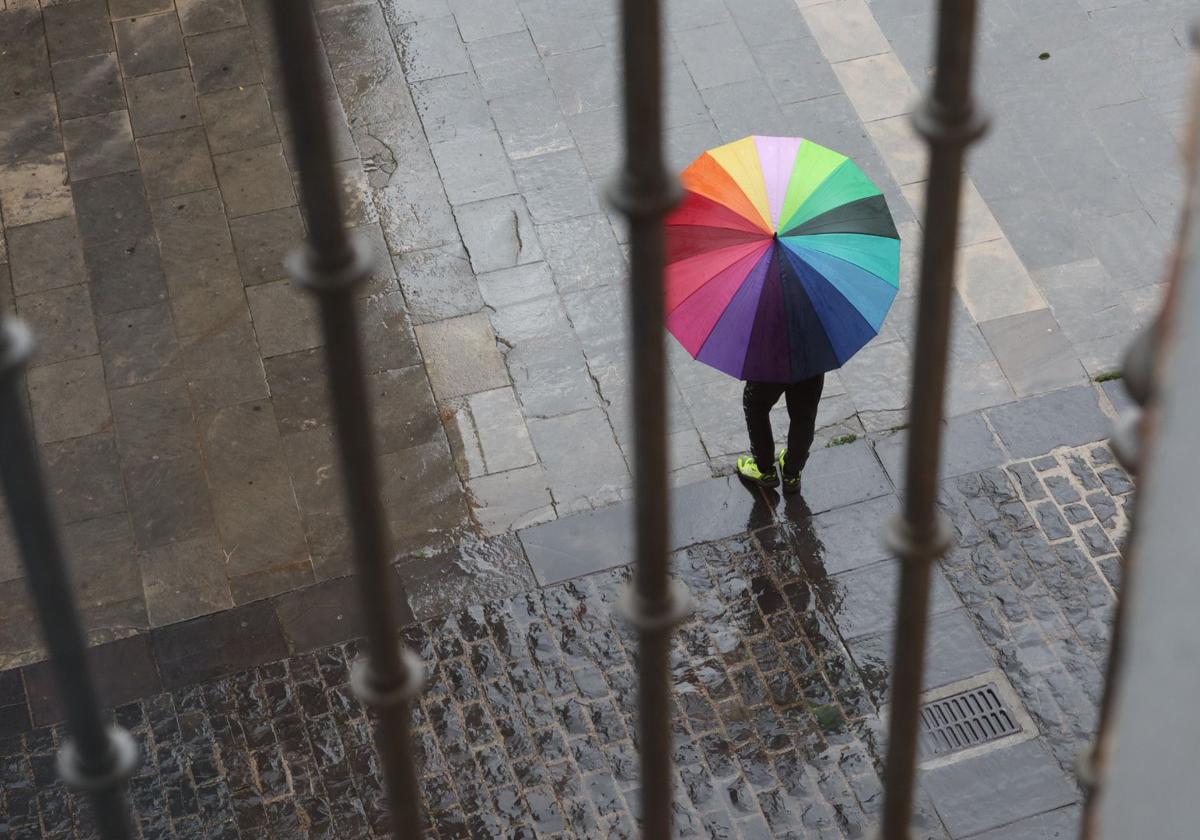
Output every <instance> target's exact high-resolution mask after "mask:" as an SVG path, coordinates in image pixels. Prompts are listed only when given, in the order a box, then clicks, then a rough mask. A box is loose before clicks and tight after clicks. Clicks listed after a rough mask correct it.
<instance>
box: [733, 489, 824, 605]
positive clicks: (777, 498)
mask: <svg viewBox="0 0 1200 840" xmlns="http://www.w3.org/2000/svg"><path fill="white" fill-rule="evenodd" d="M739 483H740V484H741V485H742V487H743V488H745V490H746V492H747V493H749V494H750V495H751V496H752V498H753V499H754V503H753V504H752V505H751V507H750V513H749V516H748V518H747V522H746V530H747V531H750V532H752V533H753V532H758V533H762V532H764V529H768V528H771V526H773V525H774V526H776V527H774V528H771V533H772V536H773V538H774V539H775V540H776V544H775V546H774V550H776V551H786V552H787V553H789V554H791V555H792V556H793V557H794V559H795V561H796V562H797V565H798V566H799V568H801V569H803V572H804V577H805V578H806V579H807V581H808V583H809V585H810V586H811V587H812V589H813V591H814V594H816V595H818V597H822V599H823V600H825V601H830V602H832V601H834V600H836V598H837V595H836V592H835V589H834V587H833V584H832V582H831V581H830V579H829V572H828V571H827V570H826V568H825V545H824V544H823V543H822V542H821V539H820V538H819V537H818V536H817V531H816V528H815V527H814V522H813V520H814V515H813V512H812V509H811V508H810V507H809V506H808V502H807V500H805V498H804V491H803V488H801V492H799V493H795V494H788V493H783V494H781V493H780V492H779V491H777V490H775V489H774V488H770V487H760V486H758V485H756V484H751V483H750V482H747V481H739Z"/></svg>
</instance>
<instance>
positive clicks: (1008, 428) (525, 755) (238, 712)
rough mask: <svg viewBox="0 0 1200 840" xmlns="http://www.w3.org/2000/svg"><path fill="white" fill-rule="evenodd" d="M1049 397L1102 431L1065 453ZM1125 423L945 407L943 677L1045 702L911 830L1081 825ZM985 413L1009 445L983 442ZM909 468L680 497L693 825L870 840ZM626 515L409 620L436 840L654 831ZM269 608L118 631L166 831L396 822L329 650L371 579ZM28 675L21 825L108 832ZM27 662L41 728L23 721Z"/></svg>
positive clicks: (541, 532)
mask: <svg viewBox="0 0 1200 840" xmlns="http://www.w3.org/2000/svg"><path fill="white" fill-rule="evenodd" d="M1089 399H1090V404H1089ZM1048 415H1050V416H1053V417H1055V418H1057V419H1058V420H1059V421H1060V422H1061V424H1062V426H1060V427H1059V428H1066V429H1073V430H1075V431H1074V434H1075V435H1076V442H1077V443H1079V444H1080V445H1074V446H1069V447H1066V448H1056V449H1055V450H1054V451H1053V452H1052V453H1051V454H1049V455H1046V454H1043V452H1044V450H1043V449H1042V448H1041V445H1042V444H1041V440H1042V439H1044V435H1045V434H1046V431H1045V430H1046V428H1047V425H1048V424H1047V423H1046V419H1047V416H1048ZM1106 422H1107V420H1106V418H1105V417H1104V416H1103V415H1102V414H1101V413H1100V411H1099V409H1098V406H1097V403H1096V397H1095V394H1094V392H1092V391H1091V390H1090V389H1082V392H1080V393H1072V392H1070V391H1067V392H1059V393H1058V394H1056V395H1051V396H1050V397H1046V398H1041V399H1039V400H1036V401H1029V402H1025V403H1018V404H1016V405H1015V406H1014V407H1012V408H1010V409H1006V410H1002V411H997V412H994V413H991V414H989V415H987V416H986V418H985V417H982V416H971V417H967V418H964V419H962V420H959V421H954V422H952V423H951V424H950V427H949V428H948V430H947V436H948V455H949V457H948V460H947V468H946V471H945V474H946V478H945V479H944V481H943V483H942V494H941V504H942V506H943V508H944V509H945V511H946V512H947V513H948V514H949V515H950V517H951V519H952V520H953V522H954V524H955V526H956V528H957V530H958V533H959V539H958V547H957V548H956V549H955V550H954V552H953V553H952V554H951V556H950V557H949V558H948V560H947V561H946V563H945V564H944V567H943V570H942V571H941V572H939V573H937V574H936V575H935V578H934V592H933V599H932V610H933V614H934V617H933V621H932V624H931V634H930V643H929V648H928V649H929V655H928V663H927V673H926V686H927V688H929V689H931V690H934V689H939V688H941V689H943V690H942V691H941V692H940V693H941V694H945V693H946V689H945V687H946V686H951V687H952V689H953V687H956V686H957V687H963V686H967V687H970V686H974V685H992V686H994V687H996V690H997V691H999V692H1000V694H1001V695H1002V696H1006V697H1008V698H1009V699H1008V701H1007V702H1008V703H1009V704H1010V706H1009V710H1010V712H1011V713H1012V715H1013V717H1014V719H1017V720H1024V721H1025V722H1024V723H1023V724H1022V729H1021V731H1018V732H1015V733H1011V734H1010V735H1008V736H1007V737H1005V738H1002V739H1000V740H997V741H994V742H992V743H990V744H986V745H983V746H982V747H976V748H974V749H973V750H968V751H965V752H960V753H951V754H948V755H932V756H931V755H929V754H928V752H927V753H926V762H927V763H926V765H925V769H924V770H923V772H922V776H921V788H922V792H921V795H920V797H919V799H918V810H917V817H916V822H915V827H914V837H920V838H946V837H949V838H954V840H959V839H960V838H968V837H969V838H977V839H979V838H984V839H986V840H1001V838H1003V840H1018V838H1030V839H1032V838H1045V837H1050V836H1055V835H1054V834H1053V831H1062V832H1064V833H1063V835H1062V836H1069V830H1073V826H1074V824H1075V821H1076V819H1077V817H1078V812H1077V807H1076V805H1077V803H1078V801H1079V796H1080V794H1079V791H1078V789H1077V787H1076V785H1075V782H1074V781H1073V775H1072V762H1073V760H1074V757H1075V755H1076V754H1077V752H1078V751H1079V750H1080V749H1082V748H1083V747H1084V746H1085V745H1087V744H1088V743H1089V740H1090V738H1091V736H1092V733H1093V729H1094V725H1095V704H1096V701H1097V700H1098V697H1099V691H1100V684H1101V675H1102V669H1103V667H1104V657H1105V654H1106V649H1107V642H1108V633H1109V629H1108V620H1109V615H1110V611H1111V606H1112V601H1113V591H1114V588H1115V586H1116V585H1117V584H1118V581H1119V556H1118V554H1117V546H1118V545H1119V544H1120V540H1121V535H1122V533H1123V532H1124V530H1125V528H1126V522H1127V520H1126V515H1127V514H1126V508H1127V505H1128V502H1129V499H1130V496H1129V492H1130V484H1129V482H1128V480H1127V479H1126V478H1125V476H1124V475H1123V474H1122V473H1121V472H1120V470H1119V469H1117V468H1116V467H1115V466H1114V465H1113V461H1112V456H1111V453H1110V452H1109V450H1108V449H1107V447H1106V446H1105V445H1104V444H1102V443H1090V442H1085V441H1086V439H1087V438H1088V437H1090V436H1092V435H1095V434H1097V432H1096V431H1095V429H1097V428H1100V429H1101V432H1102V431H1103V429H1102V427H1103V425H1104V424H1105V423H1106ZM992 429H995V430H996V432H997V433H998V434H996V435H995V436H993V435H992V431H991V430H992ZM981 432H982V433H983V434H985V435H986V436H987V440H988V442H989V444H990V446H989V447H988V448H987V449H984V450H981V449H980V447H979V446H977V445H975V446H972V447H970V448H964V447H962V445H961V444H962V442H963V441H964V440H968V439H971V438H977V437H978V436H979V435H980V434H981ZM977 442H978V441H977V440H976V443H977ZM887 452H888V450H887V449H886V448H884V449H883V452H882V454H883V462H884V463H888V464H889V465H890V464H893V463H894V459H893V458H891V456H890V455H888V454H887ZM989 458H990V459H991V462H990V463H988V459H989ZM889 469H891V470H893V474H892V477H889V473H888V471H887V470H885V469H884V468H883V467H882V466H881V464H880V462H879V461H878V460H876V458H875V457H874V454H873V452H872V450H871V447H870V446H869V445H868V444H866V443H861V442H860V443H855V444H852V445H849V446H839V447H834V448H830V449H823V450H820V451H818V452H817V453H815V454H814V457H813V460H812V462H811V465H810V471H809V472H808V473H807V474H806V480H807V482H808V483H807V484H806V488H805V496H804V498H803V499H798V500H784V501H781V500H780V498H779V497H778V496H777V495H774V494H771V495H770V496H767V495H761V494H759V493H757V492H752V491H750V490H748V489H746V488H744V487H742V486H741V485H740V483H738V482H737V481H736V480H735V479H732V478H720V479H713V480H710V481H708V482H701V483H698V484H694V485H690V486H688V487H686V488H684V489H682V490H681V491H680V492H679V495H677V496H676V510H677V512H678V515H677V517H676V522H675V525H676V527H675V542H676V545H677V546H679V550H678V551H677V552H676V554H675V570H676V573H677V574H678V575H679V576H680V577H682V578H683V579H684V580H685V581H686V582H687V584H688V586H689V587H690V589H691V591H692V593H693V594H694V596H695V598H696V601H697V613H696V615H695V617H694V618H693V619H692V620H691V621H689V622H688V623H687V624H686V625H685V626H684V627H682V628H681V630H680V632H679V633H678V634H677V636H676V644H675V651H674V656H673V665H672V672H673V677H674V683H675V693H676V703H677V706H676V712H677V714H676V721H675V727H674V731H675V733H676V747H675V759H676V762H677V766H678V768H679V777H678V781H677V786H676V787H677V789H676V795H677V799H678V806H677V809H676V819H677V824H678V826H679V832H680V836H683V837H741V838H768V837H817V836H819V837H823V838H842V837H846V838H854V837H863V836H867V832H868V830H869V828H870V826H872V825H873V824H874V823H875V821H876V820H877V819H878V813H879V808H880V806H881V804H882V802H881V785H880V781H879V778H878V762H879V760H880V758H881V756H882V754H883V739H884V735H885V730H884V725H883V722H882V720H881V717H880V708H881V704H882V703H883V702H885V698H886V692H887V685H888V671H889V665H888V663H889V660H890V656H891V644H892V642H891V629H890V628H891V616H892V609H893V598H894V586H895V575H896V563H895V561H893V560H890V559H888V558H887V556H886V554H885V552H884V551H883V549H882V548H881V546H880V543H879V540H878V534H877V531H878V529H879V528H880V527H881V526H882V524H883V522H884V521H885V519H886V517H887V516H888V515H890V514H891V513H892V512H894V511H895V510H896V508H897V500H896V496H895V494H894V490H893V483H894V480H895V479H896V478H897V476H895V474H894V466H889ZM608 512H612V515H619V514H620V508H609V509H607V510H606V511H605V512H602V513H601V514H596V513H585V514H580V515H577V516H575V517H571V518H568V519H565V520H561V521H559V522H555V523H549V524H546V525H541V526H536V527H533V528H530V529H527V530H525V531H523V532H522V533H521V535H520V541H519V542H518V543H515V544H512V545H510V546H509V547H508V548H509V550H511V551H514V552H516V553H517V554H518V555H519V556H520V557H521V559H522V561H523V560H524V557H525V556H526V555H527V556H528V560H529V563H530V564H531V566H532V569H533V572H534V574H535V575H536V577H537V582H538V585H537V586H536V587H534V588H532V589H530V590H529V591H527V592H521V593H519V594H517V595H515V596H513V597H507V598H501V599H498V600H493V601H490V602H488V603H483V604H479V605H472V606H469V607H467V608H462V607H461V604H462V603H464V601H463V600H462V599H461V597H460V596H459V594H458V593H450V594H449V596H448V597H447V595H446V594H445V593H442V594H441V595H439V596H438V597H437V598H434V597H432V593H427V594H426V597H425V598H424V599H420V598H419V597H418V599H417V600H416V601H415V602H414V607H416V609H417V612H418V614H422V615H423V620H422V621H421V622H420V623H416V624H413V625H411V626H410V627H409V629H408V630H407V631H406V638H407V639H408V640H409V642H410V643H411V644H413V645H414V646H415V647H416V648H417V650H418V652H419V653H420V654H421V656H422V658H423V659H424V660H425V661H426V662H427V663H428V665H429V667H430V673H431V679H430V684H429V687H428V688H427V689H426V691H425V692H424V693H423V695H422V701H421V711H420V712H419V713H418V715H417V720H416V722H417V733H418V738H419V740H420V743H421V745H422V746H421V750H420V752H421V754H422V756H423V759H422V768H423V769H422V780H423V781H422V784H423V790H424V794H425V801H426V806H427V808H428V811H429V813H430V814H431V819H432V822H433V825H434V827H435V832H436V833H435V834H433V835H431V836H436V837H443V838H448V837H481V838H483V837H499V836H506V837H543V836H549V837H578V838H583V837H588V838H591V837H606V836H613V837H631V836H634V835H633V833H632V827H633V821H632V814H633V813H634V811H635V809H636V802H637V787H636V772H637V771H636V753H635V751H634V744H633V741H632V738H633V733H634V727H635V719H634V718H635V706H636V701H635V695H634V687H635V683H634V670H633V665H632V659H631V656H632V639H631V637H630V635H629V633H628V631H627V630H626V629H625V628H624V627H623V625H622V624H621V623H620V622H619V621H618V620H617V619H615V617H614V615H613V604H614V601H615V599H616V597H617V595H618V593H619V591H620V587H621V586H622V585H623V584H624V582H625V581H626V579H627V578H628V574H629V567H628V566H627V565H625V563H626V561H627V560H628V554H627V553H623V549H622V548H621V547H620V546H616V547H614V546H611V545H605V544H604V543H605V541H608V540H611V538H612V537H613V535H614V531H613V529H612V528H611V526H610V524H609V523H608V522H607V521H606V519H605V514H607V513H608ZM689 529H691V530H689ZM522 546H523V547H524V551H522ZM614 561H615V562H614ZM270 603H271V602H259V604H253V605H250V606H248V607H243V608H239V609H237V610H234V611H232V612H231V613H224V614H218V615H217V616H214V617H212V618H210V619H198V620H196V621H194V622H189V623H186V624H184V625H181V626H179V627H177V628H168V629H167V630H166V631H164V632H159V633H157V634H156V635H155V637H154V645H153V649H152V650H150V649H146V650H140V649H135V644H136V642H137V641H138V639H133V640H127V641H126V642H118V643H116V644H115V645H110V646H106V647H101V648H98V649H97V650H96V654H97V655H98V656H99V657H100V661H102V662H106V663H109V664H116V663H118V662H119V663H120V665H121V670H120V671H118V670H117V669H116V668H112V667H109V668H104V669H102V670H101V677H102V681H103V682H104V683H105V690H106V691H107V692H109V694H108V695H107V696H108V699H109V701H110V702H113V703H116V704H118V708H117V712H116V715H117V718H118V719H119V720H121V721H122V722H123V723H125V724H126V725H128V726H130V727H132V728H133V729H134V731H135V732H136V734H137V736H138V739H139V741H140V742H141V743H142V744H143V747H144V748H145V750H146V752H145V754H146V755H147V763H146V765H145V766H144V768H143V770H142V771H141V773H140V774H139V776H138V778H137V780H136V782H135V786H134V790H135V795H134V800H135V805H136V807H137V810H138V817H139V821H140V823H141V824H142V826H143V832H144V836H147V837H167V836H179V837H197V836H205V837H238V836H251V835H254V836H261V835H262V834H263V833H264V832H266V835H267V836H278V837H294V836H298V835H301V834H303V833H305V832H307V834H306V835H305V836H313V837H339V838H352V837H353V838H357V837H375V836H381V833H382V832H383V830H384V828H383V827H384V825H385V817H384V812H383V806H382V800H381V794H380V790H379V775H378V763H377V759H376V757H375V756H374V753H373V751H372V749H371V747H370V744H369V738H370V730H369V727H368V723H367V721H366V719H365V718H364V716H363V712H362V709H361V707H360V706H359V705H358V704H357V702H356V701H355V700H354V699H353V698H352V696H351V694H350V692H349V690H348V686H347V670H346V668H347V662H348V660H349V659H350V658H352V657H353V655H354V654H355V650H356V646H355V645H354V644H353V643H350V644H335V645H333V646H329V643H330V642H331V641H334V640H335V638H337V635H336V634H338V633H341V632H343V631H346V630H348V629H349V628H350V626H351V624H352V620H351V621H343V622H339V621H337V620H335V619H334V616H335V615H337V614H339V613H341V612H342V608H343V607H349V606H350V605H351V604H352V601H350V600H349V599H348V598H346V597H345V595H344V594H343V595H342V596H341V600H339V599H338V597H336V596H331V597H329V598H327V599H326V600H325V602H321V601H316V600H310V601H309V602H308V603H306V604H304V605H303V607H304V609H303V611H302V612H301V611H299V610H297V609H296V608H295V607H294V605H293V606H279V605H276V606H275V608H274V609H272V608H270V607H268V606H267V605H269V604H270ZM281 603H282V602H281ZM468 603H469V601H468ZM339 617H344V618H346V619H350V616H348V615H345V616H340V615H339ZM226 618H228V619H229V621H224V620H225V619H226ZM222 621H224V623H223V624H218V623H217V622H222ZM222 634H223V636H224V638H225V640H226V641H227V642H228V643H227V644H225V645H220V644H213V642H214V641H216V642H220V641H221V640H222ZM314 634H316V635H314ZM352 634H353V630H350V632H349V634H348V635H352ZM193 639H194V640H195V642H199V641H200V640H207V641H208V642H209V644H208V645H207V646H204V647H201V646H200V645H199V644H195V643H193V642H192V641H191V640H193ZM122 646H124V647H122ZM289 651H290V655H289ZM239 657H240V661H239ZM118 673H119V674H120V677H119V678H117V677H116V674H118ZM4 677H5V679H4V680H3V683H2V684H0V688H3V695H0V696H3V697H4V698H5V703H6V704H7V706H6V709H5V710H4V714H3V716H2V719H3V720H4V721H5V725H6V726H7V727H9V728H8V732H9V733H10V734H9V737H7V738H6V739H5V740H3V742H2V744H3V746H2V747H0V755H2V756H3V758H0V781H2V782H3V789H4V791H5V794H4V795H3V797H2V798H0V824H4V823H5V822H7V824H8V825H9V826H10V827H11V829H12V831H13V834H14V837H52V836H53V837H73V836H80V837H83V836H88V835H87V833H86V832H85V831H80V832H78V833H73V829H72V828H71V826H75V825H86V816H85V815H81V812H80V804H79V800H78V799H77V798H74V797H65V796H63V795H62V792H61V788H60V787H59V786H58V784H57V783H56V782H54V781H53V778H52V772H51V769H50V768H51V767H52V763H53V762H52V751H53V748H54V745H55V743H56V739H57V738H58V737H59V734H60V731H59V729H58V728H57V727H55V728H45V727H44V726H43V725H42V724H46V723H50V722H52V721H53V720H55V719H56V717H57V715H58V711H57V706H56V703H55V701H54V700H53V697H52V696H49V695H50V694H51V693H52V692H51V691H50V689H49V685H50V683H49V674H48V671H47V669H46V668H45V667H44V666H41V665H37V666H32V667H30V668H26V669H25V670H24V671H23V673H21V675H20V678H17V672H8V673H7V674H5V675H4ZM21 680H23V681H24V684H25V685H26V686H28V687H29V704H30V707H31V708H32V714H33V720H34V722H35V723H36V724H38V725H39V728H36V729H33V730H30V731H27V732H25V733H24V734H16V735H13V734H11V733H12V732H13V725H14V721H15V720H16V718H17V714H16V712H17V710H18V707H19V708H21V709H23V708H24V705H23V704H24V702H25V698H24V696H23V692H22V691H21ZM937 693H938V692H936V691H935V692H934V693H933V695H932V696H936V695H937ZM26 725H28V724H26ZM172 832H174V834H172Z"/></svg>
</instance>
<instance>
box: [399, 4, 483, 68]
mask: <svg viewBox="0 0 1200 840" xmlns="http://www.w3.org/2000/svg"><path fill="white" fill-rule="evenodd" d="M394 34H395V37H396V40H397V42H398V43H399V44H400V46H401V49H402V55H403V60H404V70H405V76H406V77H407V78H408V80H409V81H410V82H419V81H421V80H423V79H436V78H438V77H439V76H453V75H455V74H457V73H467V72H469V71H470V69H471V63H470V60H469V59H468V58H467V51H466V48H465V47H464V46H463V41H462V36H461V35H460V34H459V31H458V24H457V22H456V21H455V19H454V18H453V17H452V16H450V15H449V14H447V15H445V16H444V17H437V18H430V19H426V20H418V21H414V22H412V23H406V24H404V25H403V26H400V27H397V29H396V30H395V32H394Z"/></svg>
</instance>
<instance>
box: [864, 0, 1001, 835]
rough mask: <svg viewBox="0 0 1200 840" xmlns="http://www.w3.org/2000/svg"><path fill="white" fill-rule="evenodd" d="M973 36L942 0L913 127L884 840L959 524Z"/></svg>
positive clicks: (899, 800) (897, 814)
mask: <svg viewBox="0 0 1200 840" xmlns="http://www.w3.org/2000/svg"><path fill="white" fill-rule="evenodd" d="M974 38H975V0H941V7H940V10H939V14H938V30H937V74H936V80H935V82H934V86H933V90H932V91H931V92H930V94H929V96H928V98H927V99H926V100H925V101H924V102H923V103H922V104H921V106H920V107H919V108H918V109H917V110H916V111H915V112H914V114H913V124H914V126H915V127H916V129H917V131H918V133H920V134H921V135H922V136H923V137H924V138H925V140H926V142H927V143H928V144H929V150H930V155H929V186H928V188H927V190H928V192H927V195H926V199H925V218H924V226H923V227H924V232H925V235H924V240H923V244H922V252H921V269H920V287H919V288H918V290H917V294H918V298H917V340H916V349H915V351H914V353H913V361H912V364H913V368H912V369H913V374H912V399H911V402H910V405H911V406H912V407H911V408H910V409H909V433H908V452H907V461H906V463H905V473H904V480H905V484H904V508H903V511H902V513H901V516H900V517H899V518H897V519H896V520H894V521H893V522H892V523H891V525H890V527H889V530H888V534H887V543H888V547H889V548H890V549H891V551H892V552H893V553H894V554H895V555H896V557H897V558H898V559H899V560H900V564H901V565H900V585H899V588H898V593H897V602H896V632H895V641H894V651H893V655H892V697H891V707H890V715H889V720H888V747H887V762H886V774H887V782H886V791H885V796H884V807H883V836H884V838H886V840H907V838H908V836H909V823H910V821H911V817H912V801H913V793H914V789H915V786H916V771H917V767H916V765H917V735H918V729H919V715H920V707H921V686H922V680H923V675H924V669H925V637H926V631H927V629H928V624H929V591H930V580H931V573H932V569H933V564H934V563H935V562H936V561H937V560H939V559H940V558H941V557H943V556H944V555H945V554H946V552H947V551H948V550H949V549H950V548H951V546H952V545H953V539H954V529H953V526H951V525H950V524H949V523H948V522H947V521H946V519H945V516H944V514H942V513H941V512H940V511H939V509H938V507H937V494H938V475H939V472H940V465H941V434H942V414H943V405H944V401H945V388H946V360H947V352H948V348H949V342H950V326H951V324H950V313H951V301H952V298H953V296H954V256H955V251H956V249H957V246H958V218H959V195H960V192H961V186H962V169H963V159H964V156H965V153H966V148H967V146H968V145H969V144H970V143H972V142H973V141H975V140H977V139H979V137H980V136H982V134H983V132H984V129H985V127H986V123H985V121H984V120H983V118H982V117H981V116H980V115H979V114H978V112H977V111H976V110H975V107H974V104H973V102H972V100H971V60H972V54H973V51H974Z"/></svg>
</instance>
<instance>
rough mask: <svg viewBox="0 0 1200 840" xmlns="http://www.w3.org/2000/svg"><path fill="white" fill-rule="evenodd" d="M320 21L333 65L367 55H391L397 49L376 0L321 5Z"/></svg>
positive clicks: (387, 56)
mask: <svg viewBox="0 0 1200 840" xmlns="http://www.w3.org/2000/svg"><path fill="white" fill-rule="evenodd" d="M317 21H318V23H319V25H320V28H321V35H322V36H323V40H324V41H325V49H326V53H327V55H328V58H329V64H330V66H332V67H341V66H342V65H345V64H353V63H354V62H356V61H362V60H364V59H367V58H372V59H382V58H390V57H392V55H393V54H394V52H395V46H394V45H393V44H392V39H391V36H390V34H389V33H388V28H387V22H386V21H385V20H384V19H383V11H382V10H381V9H380V8H379V7H378V6H376V5H374V4H355V5H340V4H339V5H337V6H335V7H334V8H332V9H322V10H321V11H319V12H318V13H317Z"/></svg>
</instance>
